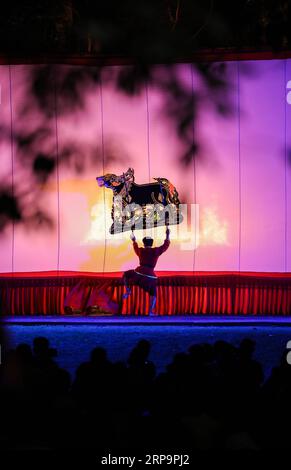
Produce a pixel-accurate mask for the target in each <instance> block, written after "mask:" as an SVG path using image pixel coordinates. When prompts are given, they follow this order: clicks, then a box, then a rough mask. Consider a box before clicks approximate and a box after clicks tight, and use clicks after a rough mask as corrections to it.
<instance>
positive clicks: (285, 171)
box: [284, 59, 288, 272]
mask: <svg viewBox="0 0 291 470" xmlns="http://www.w3.org/2000/svg"><path fill="white" fill-rule="evenodd" d="M286 79H287V59H285V60H284V198H285V201H284V206H285V207H284V209H285V214H284V219H285V234H284V235H285V240H284V242H285V243H284V244H285V246H284V269H285V272H287V259H288V256H287V254H288V243H287V239H288V187H287V103H286V101H287V100H286Z"/></svg>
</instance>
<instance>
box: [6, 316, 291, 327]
mask: <svg viewBox="0 0 291 470" xmlns="http://www.w3.org/2000/svg"><path fill="white" fill-rule="evenodd" d="M0 324H2V325H74V324H75V325H88V324H96V325H120V326H122V325H126V326H128V325H134V326H137V325H146V326H150V325H154V326H156V325H167V326H170V325H173V326H177V325H189V326H211V325H213V326H219V325H221V326H233V325H240V326H244V325H245V326H256V325H257V326H260V325H261V326H263V325H269V326H271V325H280V326H284V325H286V326H291V317H285V316H244V315H227V316H214V315H213V316H211V315H195V316H194V315H181V316H179V315H175V316H165V315H163V316H156V317H147V316H138V315H122V316H121V315H113V316H111V315H90V316H88V315H65V316H64V315H61V316H60V315H56V316H52V315H50V316H44V315H38V316H36V315H31V316H2V317H0Z"/></svg>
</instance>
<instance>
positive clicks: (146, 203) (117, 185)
mask: <svg viewBox="0 0 291 470" xmlns="http://www.w3.org/2000/svg"><path fill="white" fill-rule="evenodd" d="M153 179H154V180H155V181H156V182H155V183H148V184H137V183H135V177H134V170H133V168H128V170H127V171H126V172H125V173H123V174H122V175H120V176H118V175H115V174H112V173H108V174H105V175H103V176H97V178H96V180H97V183H98V185H99V186H100V187H102V186H104V187H105V188H108V189H111V190H112V191H113V204H112V210H111V218H112V220H113V223H112V225H111V227H110V229H109V232H110V233H111V234H115V233H120V232H125V231H127V230H132V228H134V229H135V230H138V229H146V228H153V227H157V226H162V225H176V224H180V223H181V222H182V221H183V215H182V212H181V209H180V200H179V196H178V191H177V190H176V188H175V186H174V185H173V184H172V183H171V182H170V181H169V180H168V179H167V178H163V177H161V178H153Z"/></svg>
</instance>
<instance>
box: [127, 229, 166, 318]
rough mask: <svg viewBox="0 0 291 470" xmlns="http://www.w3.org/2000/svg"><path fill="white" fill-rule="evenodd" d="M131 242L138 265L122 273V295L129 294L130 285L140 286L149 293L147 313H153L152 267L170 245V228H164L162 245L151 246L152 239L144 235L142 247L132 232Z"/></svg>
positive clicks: (154, 292) (155, 280)
mask: <svg viewBox="0 0 291 470" xmlns="http://www.w3.org/2000/svg"><path fill="white" fill-rule="evenodd" d="M130 238H131V240H132V242H133V249H134V251H135V253H136V254H137V256H138V257H139V262H140V264H139V266H138V267H137V268H136V269H130V270H129V271H126V272H125V273H124V274H123V280H124V284H125V287H126V293H125V294H124V295H123V298H124V299H127V297H128V296H129V295H130V294H131V288H130V285H132V284H135V285H138V286H140V287H141V288H142V289H143V290H144V291H146V292H148V293H149V295H150V311H149V315H150V316H152V315H154V312H153V310H154V308H155V305H156V300H157V280H158V278H157V276H156V274H155V272H154V268H155V266H156V264H157V261H158V258H159V256H160V255H161V254H162V253H164V252H165V251H166V250H167V249H168V248H169V246H170V230H169V228H167V229H166V239H165V241H164V243H163V245H161V246H158V247H156V248H152V245H153V242H154V240H153V239H152V238H151V237H144V238H143V240H142V241H143V244H144V247H139V246H138V244H137V242H136V238H135V235H134V233H133V232H132V234H131V236H130Z"/></svg>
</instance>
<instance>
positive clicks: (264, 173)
mask: <svg viewBox="0 0 291 470" xmlns="http://www.w3.org/2000/svg"><path fill="white" fill-rule="evenodd" d="M225 66H226V67H227V73H228V77H229V79H230V82H231V89H230V92H229V93H230V99H231V100H232V101H233V103H234V109H235V112H233V113H232V114H231V115H229V116H227V117H222V116H220V115H218V114H217V113H216V112H215V111H214V107H213V103H212V102H211V100H210V98H209V97H207V96H204V98H203V99H202V98H201V102H200V103H199V113H198V117H197V124H196V126H197V127H196V132H197V135H198V137H199V140H200V141H201V142H202V147H201V150H200V154H199V155H198V157H197V159H196V160H195V164H194V163H193V161H192V162H191V163H190V164H189V166H188V167H187V168H186V167H185V166H183V165H181V164H180V163H179V160H178V158H177V156H178V155H179V151H180V142H179V139H178V137H177V136H176V134H175V133H174V132H173V129H172V128H171V127H170V125H169V122H168V120H167V119H166V118H165V117H164V115H163V113H162V110H161V96H160V94H159V92H158V91H157V89H155V88H154V87H153V86H148V87H147V88H145V89H144V90H142V91H141V93H140V94H139V95H138V96H135V97H133V98H132V97H128V96H125V95H124V94H122V93H121V92H119V91H117V90H116V89H115V88H114V87H113V86H112V85H110V84H108V83H107V82H105V81H104V83H101V86H100V85H96V86H95V87H93V86H88V87H87V88H86V89H84V106H83V107H82V108H81V109H77V110H75V111H72V112H70V113H68V114H65V115H63V114H61V113H58V107H57V103H58V96H56V103H51V104H52V107H54V105H56V106H55V108H54V109H55V114H54V116H53V118H51V119H50V120H49V122H44V126H46V127H49V128H50V130H51V133H50V138H49V139H45V138H43V139H39V140H38V145H39V149H38V151H39V152H48V153H50V154H53V155H54V156H55V158H56V159H57V155H58V152H60V151H61V150H62V149H63V148H65V146H68V145H76V146H77V147H78V149H82V154H83V155H84V157H83V158H84V160H85V159H86V158H87V157H88V154H89V153H90V152H91V153H92V152H94V151H96V152H97V148H98V149H101V153H100V156H101V158H99V159H96V161H95V163H94V165H88V166H86V167H85V170H84V171H83V172H81V173H78V172H76V171H75V169H74V168H73V165H70V166H68V165H63V164H62V165H60V167H59V169H58V172H55V173H54V174H53V176H52V177H51V178H50V179H49V180H48V181H47V182H46V183H45V184H41V183H39V182H38V181H37V180H36V179H35V180H34V179H33V178H32V177H31V175H30V174H29V172H28V169H27V168H26V165H25V161H24V160H23V159H21V155H17V153H16V152H18V151H19V149H18V148H16V146H13V145H11V142H9V139H7V138H6V139H2V141H1V143H0V150H1V169H0V178H1V181H2V182H4V183H6V185H7V186H11V187H13V190H14V192H16V193H17V194H21V195H22V201H24V202H25V210H26V211H27V213H26V215H27V216H28V217H29V207H30V206H29V198H31V197H32V196H31V190H32V191H34V193H35V192H37V194H38V195H39V197H38V203H39V205H40V207H43V208H45V209H46V210H47V211H48V212H49V214H50V215H51V217H52V219H53V220H54V221H55V224H54V228H53V229H52V230H44V229H38V230H35V229H32V228H31V227H30V228H29V227H27V226H23V225H21V224H16V223H15V224H13V225H10V226H8V227H7V228H6V230H5V231H4V232H3V233H2V234H1V248H0V255H1V263H0V270H1V272H26V271H47V270H73V271H97V272H102V271H105V272H109V271H121V270H124V269H128V268H130V267H132V266H134V264H135V262H136V260H135V255H134V254H133V253H132V249H131V244H130V243H129V233H128V232H127V233H125V234H122V235H121V236H119V237H117V236H115V235H110V234H109V232H108V230H109V227H110V225H111V221H110V210H111V201H112V193H111V191H109V190H106V189H104V188H99V187H98V186H97V184H96V181H95V177H96V176H97V175H102V174H104V173H116V174H121V173H122V172H124V171H126V170H127V168H128V167H129V166H131V167H133V168H134V170H135V177H136V182H137V183H147V182H149V181H151V178H152V177H155V176H164V177H166V178H168V179H169V180H170V181H171V182H172V183H173V184H174V185H175V186H176V188H177V189H178V191H179V193H180V196H181V200H182V202H185V203H188V204H191V203H195V202H196V203H197V204H198V206H199V208H198V209H197V212H196V214H197V217H196V222H197V223H196V224H195V223H194V222H195V218H193V217H192V219H191V221H190V222H189V220H188V221H185V223H183V224H182V225H181V226H179V227H178V228H173V229H172V240H173V243H172V245H171V247H170V250H169V251H168V253H167V255H164V256H163V257H161V259H160V261H159V265H158V270H168V271H192V270H196V271H212V270H214V271H238V270H241V271H266V272H267V271H271V272H272V271H274V272H276V271H280V272H284V271H290V267H291V250H290V249H288V247H290V245H291V217H290V203H289V199H290V188H291V186H290V184H291V161H290V158H289V157H288V156H289V155H290V153H289V149H291V91H290V92H289V93H290V96H288V89H289V88H290V90H291V60H276V61H256V62H248V63H237V62H229V63H226V64H225ZM31 67H32V66H30V65H25V66H24V65H23V66H22V65H21V66H20V65H17V66H10V67H8V66H0V83H1V105H0V111H1V115H0V124H1V127H3V128H5V129H8V130H9V129H10V131H11V130H12V132H13V133H17V132H20V133H21V130H23V129H24V128H25V130H26V131H27V130H29V131H31V132H33V131H34V130H35V129H36V128H37V126H40V124H41V120H43V119H44V115H43V113H40V114H39V113H37V111H34V109H36V108H34V106H33V103H32V102H29V100H28V92H27V90H28V88H29V76H30V70H31ZM66 67H67V66H59V71H60V73H62V71H65V70H66ZM177 67H178V68H179V73H180V74H181V76H182V77H183V80H184V82H185V87H192V86H193V87H194V88H195V87H198V88H199V87H200V88H201V92H202V94H201V96H203V85H202V84H201V83H200V81H199V79H198V78H199V77H198V75H197V74H196V73H195V69H193V68H192V66H191V65H186V64H185V65H179V66H177ZM246 67H248V68H249V70H250V73H245V72H244V71H243V69H245V68H246ZM113 72H114V67H108V70H107V73H113ZM105 73H106V70H105ZM288 82H289V84H288ZM289 85H290V86H289ZM52 86H53V85H52ZM31 99H32V98H31ZM26 101H28V102H27V106H31V110H32V112H30V114H29V119H27V118H26V119H24V118H23V115H22V113H21V109H23V106H24V104H25V103H26ZM52 101H53V94H52ZM46 105H47V106H49V104H46ZM94 149H95V150H94ZM112 155H114V156H116V158H112ZM288 159H289V160H288ZM24 202H23V203H24ZM148 232H149V233H150V234H152V235H153V236H154V237H155V238H156V241H157V243H159V242H160V241H161V240H162V239H163V236H164V229H162V228H159V229H155V230H149V231H148ZM146 234H147V233H146ZM142 236H143V233H142V232H137V237H138V238H142Z"/></svg>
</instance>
